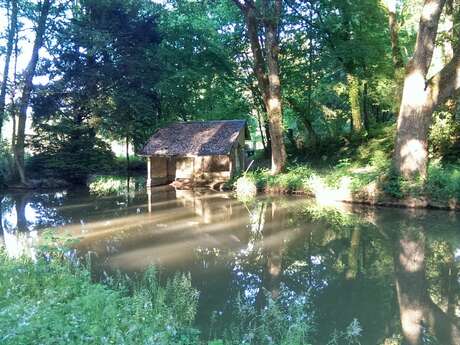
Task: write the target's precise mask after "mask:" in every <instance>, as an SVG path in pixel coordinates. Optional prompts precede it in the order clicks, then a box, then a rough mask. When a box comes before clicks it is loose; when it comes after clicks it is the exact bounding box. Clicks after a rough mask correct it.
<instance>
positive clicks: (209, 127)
mask: <svg viewBox="0 0 460 345" xmlns="http://www.w3.org/2000/svg"><path fill="white" fill-rule="evenodd" d="M249 139H250V135H249V131H248V128H247V125H246V121H244V120H226V121H194V122H177V123H172V124H170V125H169V126H166V127H164V128H160V129H159V130H157V132H156V133H155V134H154V135H152V137H151V138H150V139H149V141H148V142H147V144H146V145H145V146H144V148H143V149H142V150H141V152H140V155H141V156H145V157H147V186H148V187H152V186H159V185H165V184H169V183H171V182H174V181H179V182H180V183H186V184H191V185H216V184H218V183H224V182H226V181H228V180H229V179H230V178H231V177H232V176H233V175H234V174H236V173H239V172H241V171H242V170H244V169H245V167H246V165H247V155H246V151H245V141H246V140H249Z"/></svg>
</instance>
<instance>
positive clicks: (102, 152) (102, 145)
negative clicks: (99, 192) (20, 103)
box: [27, 119, 114, 184]
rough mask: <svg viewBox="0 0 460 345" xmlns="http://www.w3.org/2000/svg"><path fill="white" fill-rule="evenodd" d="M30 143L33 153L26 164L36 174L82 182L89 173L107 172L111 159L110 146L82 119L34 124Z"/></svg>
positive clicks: (31, 172) (31, 173)
mask: <svg viewBox="0 0 460 345" xmlns="http://www.w3.org/2000/svg"><path fill="white" fill-rule="evenodd" d="M31 146H32V148H33V150H34V151H35V155H34V156H33V157H32V158H31V159H30V160H29V161H28V163H27V168H28V171H29V172H30V175H31V176H32V177H36V178H43V177H59V178H62V179H65V180H67V181H69V182H72V183H77V184H82V183H86V180H87V178H88V176H89V175H90V174H94V173H104V172H108V171H109V170H110V167H111V166H112V165H113V162H114V156H113V153H112V151H111V150H110V147H109V146H108V145H107V143H106V142H104V141H103V140H101V139H100V138H98V137H97V136H96V135H95V133H94V130H93V128H91V127H90V126H88V125H86V124H84V123H82V124H80V125H79V126H78V125H76V124H75V123H72V122H71V121H69V120H68V119H63V120H61V121H60V122H58V123H56V124H55V125H48V124H41V125H39V126H37V127H36V134H35V135H34V136H33V137H32V140H31Z"/></svg>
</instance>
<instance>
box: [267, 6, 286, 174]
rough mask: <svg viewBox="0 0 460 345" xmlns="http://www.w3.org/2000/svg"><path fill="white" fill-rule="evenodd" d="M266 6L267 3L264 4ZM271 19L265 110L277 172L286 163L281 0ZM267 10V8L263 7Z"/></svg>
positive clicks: (268, 23)
mask: <svg viewBox="0 0 460 345" xmlns="http://www.w3.org/2000/svg"><path fill="white" fill-rule="evenodd" d="M266 6H268V5H266ZM274 6H275V10H274V12H275V14H274V18H273V20H267V21H266V25H265V28H266V32H265V35H266V38H265V45H266V49H267V64H268V102H267V112H268V119H269V122H270V136H271V139H272V169H271V171H272V174H278V173H280V172H282V171H283V170H284V167H285V165H286V148H285V146H284V141H283V113H282V108H281V83H280V77H279V63H278V52H279V47H278V23H279V20H280V18H279V17H280V11H281V0H275V5H274ZM265 10H266V11H268V8H266V9H265Z"/></svg>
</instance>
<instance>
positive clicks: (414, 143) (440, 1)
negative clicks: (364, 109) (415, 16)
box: [393, 0, 447, 179]
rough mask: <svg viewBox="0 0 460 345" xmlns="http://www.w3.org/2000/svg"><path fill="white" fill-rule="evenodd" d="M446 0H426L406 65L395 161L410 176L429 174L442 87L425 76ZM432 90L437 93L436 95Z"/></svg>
mask: <svg viewBox="0 0 460 345" xmlns="http://www.w3.org/2000/svg"><path fill="white" fill-rule="evenodd" d="M445 2H446V1H445V0H425V4H424V6H423V9H422V15H421V17H420V24H419V31H418V34H417V40H416V45H415V52H414V56H413V57H412V59H411V60H410V61H409V63H408V65H407V67H406V75H405V79H404V87H403V95H402V100H401V106H400V110H399V116H398V124H397V132H396V143H395V151H394V154H393V165H394V169H395V171H396V172H397V173H399V174H400V175H401V176H403V177H405V178H407V179H414V178H416V177H418V176H420V177H422V178H426V175H427V166H428V131H429V128H430V125H431V117H432V114H433V111H434V108H435V106H436V103H435V98H438V94H439V93H440V91H439V89H433V88H431V87H428V83H427V81H426V76H427V73H428V69H429V67H430V65H431V60H432V58H433V51H434V46H435V41H436V35H437V29H438V23H439V18H440V16H441V12H442V9H443V7H444V5H445ZM446 67H447V66H446ZM440 73H442V71H441V72H440ZM433 92H435V93H436V95H435V97H434V95H433Z"/></svg>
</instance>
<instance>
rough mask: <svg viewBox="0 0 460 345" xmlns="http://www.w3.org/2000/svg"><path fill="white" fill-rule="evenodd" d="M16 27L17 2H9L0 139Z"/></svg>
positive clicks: (1, 89)
mask: <svg viewBox="0 0 460 345" xmlns="http://www.w3.org/2000/svg"><path fill="white" fill-rule="evenodd" d="M7 8H8V12H9V10H10V2H9V1H8V2H7ZM17 26H18V2H17V0H11V14H10V20H9V25H8V39H7V43H6V53H5V61H4V67H3V81H2V85H1V87H0V138H1V136H2V127H3V121H4V119H5V100H6V91H7V86H8V76H9V73H10V60H11V55H12V54H13V45H14V37H15V35H16V31H17Z"/></svg>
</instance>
